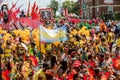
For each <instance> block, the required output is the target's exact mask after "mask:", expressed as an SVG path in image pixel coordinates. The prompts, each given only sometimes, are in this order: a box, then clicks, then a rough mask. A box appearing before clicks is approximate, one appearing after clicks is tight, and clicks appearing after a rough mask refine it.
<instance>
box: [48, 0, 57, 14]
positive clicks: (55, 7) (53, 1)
mask: <svg viewBox="0 0 120 80" xmlns="http://www.w3.org/2000/svg"><path fill="white" fill-rule="evenodd" d="M58 5H59V3H58V1H56V0H51V3H50V5H49V7H50V8H52V9H53V10H54V14H56V11H57V10H58Z"/></svg>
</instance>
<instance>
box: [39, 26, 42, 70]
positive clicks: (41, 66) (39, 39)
mask: <svg viewBox="0 0 120 80" xmlns="http://www.w3.org/2000/svg"><path fill="white" fill-rule="evenodd" d="M38 29H39V48H40V51H39V54H40V56H39V62H40V63H39V67H40V68H41V67H42V66H41V65H42V61H41V60H42V59H41V57H42V53H41V40H40V34H41V33H40V26H39V28H38Z"/></svg>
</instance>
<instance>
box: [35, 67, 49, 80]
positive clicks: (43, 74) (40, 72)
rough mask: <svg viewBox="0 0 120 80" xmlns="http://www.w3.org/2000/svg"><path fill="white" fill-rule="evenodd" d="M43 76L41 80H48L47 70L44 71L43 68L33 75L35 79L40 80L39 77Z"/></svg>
mask: <svg viewBox="0 0 120 80" xmlns="http://www.w3.org/2000/svg"><path fill="white" fill-rule="evenodd" d="M39 77H41V78H42V79H41V80H47V79H46V75H45V72H44V71H43V69H40V70H39V71H37V72H36V73H35V74H34V75H33V80H38V78H39Z"/></svg>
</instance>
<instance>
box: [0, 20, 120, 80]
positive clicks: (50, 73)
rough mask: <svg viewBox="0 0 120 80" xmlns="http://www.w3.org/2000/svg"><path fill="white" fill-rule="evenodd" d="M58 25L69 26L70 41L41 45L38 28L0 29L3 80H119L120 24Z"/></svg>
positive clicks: (67, 22) (95, 22)
mask: <svg viewBox="0 0 120 80" xmlns="http://www.w3.org/2000/svg"><path fill="white" fill-rule="evenodd" d="M55 24H56V27H57V26H59V27H61V26H62V25H66V27H67V32H68V33H67V36H68V38H69V40H68V41H65V42H62V41H61V42H55V43H40V41H39V30H38V29H28V28H26V29H24V30H12V31H9V30H8V31H6V30H3V29H2V28H1V29H0V53H1V70H2V78H3V79H4V80H120V23H119V21H108V22H106V23H105V22H104V21H103V20H97V21H95V20H91V21H87V20H83V21H78V22H77V23H75V22H74V21H73V22H71V21H69V20H68V19H63V20H61V21H59V22H56V23H55ZM47 26H48V25H47ZM47 26H46V27H47ZM49 27H50V26H49ZM51 28H53V27H51ZM43 44H44V46H43Z"/></svg>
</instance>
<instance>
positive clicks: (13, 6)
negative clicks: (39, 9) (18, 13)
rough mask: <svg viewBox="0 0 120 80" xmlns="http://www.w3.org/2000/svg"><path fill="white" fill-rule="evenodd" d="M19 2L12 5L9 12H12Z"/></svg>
mask: <svg viewBox="0 0 120 80" xmlns="http://www.w3.org/2000/svg"><path fill="white" fill-rule="evenodd" d="M17 2H18V0H17ZM17 2H16V3H15V4H13V5H12V7H11V9H10V10H9V11H11V10H12V9H13V8H15V6H16V4H17Z"/></svg>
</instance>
